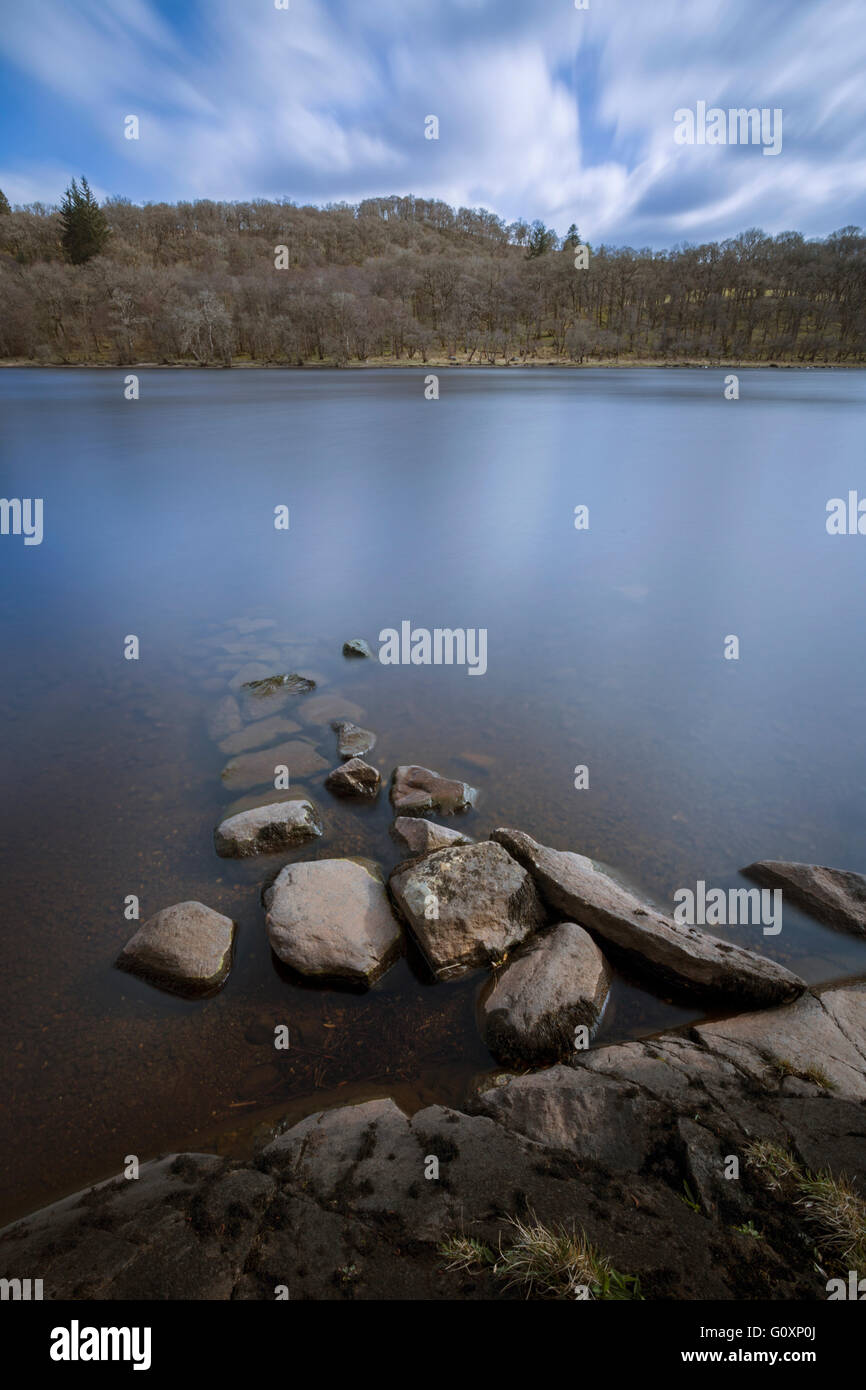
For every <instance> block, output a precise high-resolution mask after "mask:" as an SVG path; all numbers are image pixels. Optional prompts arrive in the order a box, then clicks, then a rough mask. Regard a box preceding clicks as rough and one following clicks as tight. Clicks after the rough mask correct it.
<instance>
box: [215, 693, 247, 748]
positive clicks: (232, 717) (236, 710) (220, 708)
mask: <svg viewBox="0 0 866 1390" xmlns="http://www.w3.org/2000/svg"><path fill="white" fill-rule="evenodd" d="M242 727H243V720H242V718H241V707H240V705H239V704H238V702H237V700H236V699H235V697H234V695H226V696H224V697H223V699H222V700H220V702H219V704H217V705H216V706H215V707H214V709H213V710H212V711H211V714H210V716H209V718H208V721H207V731H208V733H209V734H210V736H211V738H212V739H213V740H214V742H215V743H218V742H219V740H220V739H221V738H226V737H228V736H229V735H231V734H236V733H237V731H238V730H239V729H240V728H242Z"/></svg>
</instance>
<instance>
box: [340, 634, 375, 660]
mask: <svg viewBox="0 0 866 1390" xmlns="http://www.w3.org/2000/svg"><path fill="white" fill-rule="evenodd" d="M372 655H373V653H372V651H371V650H370V647H369V646H368V644H367V643H366V642H365V641H364V639H363V637H353V638H352V639H351V641H350V642H344V643H343V656H372Z"/></svg>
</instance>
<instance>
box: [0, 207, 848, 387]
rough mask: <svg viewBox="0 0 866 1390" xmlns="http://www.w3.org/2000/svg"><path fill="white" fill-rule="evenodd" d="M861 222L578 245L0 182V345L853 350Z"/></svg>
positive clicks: (539, 234) (112, 358) (143, 353)
mask: <svg viewBox="0 0 866 1390" xmlns="http://www.w3.org/2000/svg"><path fill="white" fill-rule="evenodd" d="M864 307H866V234H864V233H863V231H862V230H861V229H860V228H858V227H844V228H842V229H841V230H840V231H837V232H833V233H831V234H830V235H829V236H827V237H825V238H823V239H811V240H809V239H806V238H805V237H803V236H802V235H800V234H799V233H797V232H783V233H781V234H779V235H776V236H769V235H766V234H765V233H763V232H762V231H760V230H757V229H750V230H748V231H744V232H742V233H740V234H739V235H738V236H735V237H733V238H731V239H730V240H727V241H722V242H709V243H706V244H703V245H689V244H681V245H679V246H676V247H674V248H671V249H666V250H650V249H640V250H633V249H631V248H627V247H609V246H604V245H599V246H591V245H589V244H587V243H585V242H584V241H583V240H582V238H581V236H580V233H579V231H578V229H577V227H575V226H572V227H570V228H569V231H568V233H567V234H566V235H565V236H562V237H560V236H559V235H557V233H556V232H555V231H553V229H552V228H549V227H546V226H545V225H544V224H543V223H542V222H540V221H535V222H532V223H528V222H523V221H518V222H512V223H508V224H506V223H505V222H504V221H503V220H502V219H501V218H500V217H498V216H496V214H494V213H492V212H489V211H486V210H485V209H478V208H476V209H469V208H459V209H454V208H452V207H449V206H448V205H447V204H446V203H444V202H441V201H437V200H425V199H422V198H416V197H396V196H392V197H382V198H369V199H366V200H364V201H362V202H360V203H358V204H356V205H352V204H347V203H338V204H329V205H327V206H325V207H314V206H298V205H296V204H295V203H293V202H291V201H288V200H285V201H276V202H268V201H264V200H256V201H253V202H211V201H206V200H205V201H197V202H182V203H177V204H168V203H148V204H146V205H144V206H139V205H136V204H134V203H132V202H130V201H129V200H128V199H126V198H122V197H115V198H110V199H107V200H105V201H104V202H102V203H98V202H97V200H96V199H95V198H94V196H93V195H92V193H91V192H90V189H89V187H88V185H87V182H86V180H82V182H81V184H80V185H78V184H77V183H76V182H75V181H73V183H72V185H71V187H70V188H69V189H67V190H66V194H65V196H64V199H63V202H62V203H61V204H60V205H59V206H57V207H51V206H47V205H44V204H41V203H33V204H29V205H27V206H23V207H14V208H13V207H11V206H10V205H9V203H8V201H7V200H6V198H5V197H4V196H3V194H2V193H0V360H3V361H6V362H19V363H30V362H32V363H38V364H42V365H50V364H55V363H56V364H75V363H98V364H106V365H108V364H117V365H123V364H135V363H154V364H165V365H169V364H176V363H177V364H180V363H187V364H193V365H194V364H198V365H231V364H236V365H240V364H244V363H257V364H262V365H279V366H301V365H305V364H320V365H329V366H348V365H353V364H354V365H362V364H371V365H374V364H383V363H384V364H388V363H402V364H415V365H421V364H425V363H434V364H436V363H443V362H445V363H447V362H448V361H453V360H456V361H458V362H459V363H468V364H482V365H484V364H486V365H493V364H500V365H502V364H504V363H510V362H516V363H520V364H525V363H546V362H551V363H562V364H572V365H581V364H584V365H586V364H593V363H617V362H620V363H623V364H627V363H629V362H635V363H638V362H660V363H665V362H668V363H677V362H688V363H691V362H694V363H712V362H719V363H723V362H731V363H750V362H754V363H755V364H760V363H771V362H777V363H793V364H801V365H803V364H848V365H853V364H856V363H862V362H863V361H864V359H866V314H864Z"/></svg>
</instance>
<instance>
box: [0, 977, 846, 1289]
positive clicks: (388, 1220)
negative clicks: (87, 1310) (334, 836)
mask: <svg viewBox="0 0 866 1390" xmlns="http://www.w3.org/2000/svg"><path fill="white" fill-rule="evenodd" d="M485 1085H486V1089H484V1090H482V1091H480V1092H479V1093H478V1094H477V1095H476V1096H475V1097H474V1098H473V1100H472V1101H471V1102H470V1103H469V1104H468V1105H467V1107H466V1108H465V1109H464V1110H452V1109H448V1108H446V1107H443V1106H431V1107H429V1108H427V1109H425V1110H421V1111H418V1112H417V1113H416V1114H414V1115H412V1116H411V1117H409V1116H407V1115H406V1114H404V1113H403V1111H401V1110H400V1109H399V1108H398V1106H397V1105H396V1104H395V1103H394V1101H393V1100H391V1099H388V1098H384V1099H380V1100H372V1101H367V1102H365V1103H363V1104H358V1105H345V1106H340V1107H337V1108H335V1109H331V1110H327V1111H320V1112H318V1113H316V1114H313V1115H310V1116H308V1117H307V1118H306V1119H304V1120H302V1121H301V1122H300V1123H298V1124H294V1125H293V1126H292V1127H291V1128H289V1129H287V1130H286V1131H285V1132H284V1133H282V1134H277V1136H276V1137H275V1138H272V1139H271V1140H270V1141H269V1142H268V1143H266V1144H265V1146H264V1147H263V1148H262V1149H261V1150H260V1151H259V1153H258V1154H257V1156H256V1157H255V1158H254V1159H252V1160H250V1161H247V1162H241V1161H237V1160H227V1159H223V1158H219V1157H217V1156H215V1155H209V1154H180V1155H170V1156H169V1157H167V1158H163V1159H160V1160H156V1161H154V1162H152V1163H148V1164H145V1165H144V1166H143V1167H142V1169H141V1175H140V1177H139V1178H138V1180H135V1181H128V1180H126V1179H125V1178H122V1177H121V1178H116V1179H113V1180H111V1181H109V1182H106V1183H102V1184H100V1185H99V1186H97V1187H95V1188H91V1189H89V1190H88V1191H86V1192H83V1193H77V1194H75V1195H73V1196H71V1197H68V1198H66V1199H65V1200H64V1201H61V1202H58V1203H56V1204H54V1205H53V1206H50V1207H46V1208H45V1209H43V1210H42V1211H40V1212H37V1213H35V1214H34V1215H32V1216H30V1217H27V1218H25V1219H24V1220H22V1221H19V1222H16V1223H15V1224H14V1225H12V1226H9V1227H7V1228H6V1230H5V1231H3V1232H2V1233H0V1276H2V1277H6V1278H18V1279H26V1278H38V1279H42V1280H43V1285H44V1297H45V1298H47V1299H65V1298H72V1299H82V1300H88V1299H134V1298H143V1299H166V1298H168V1299H195V1300H199V1299H247V1300H249V1299H262V1300H264V1299H273V1298H275V1297H277V1296H279V1295H278V1293H277V1290H278V1289H284V1290H286V1291H287V1292H288V1296H289V1297H290V1298H292V1299H298V1298H313V1299H346V1298H361V1299H386V1300H387V1299H395V1300H399V1299H406V1298H413V1299H461V1300H462V1299H485V1298H491V1297H503V1296H505V1297H515V1298H519V1297H522V1296H523V1295H522V1292H521V1290H519V1289H510V1290H506V1289H505V1288H504V1287H503V1282H502V1280H501V1279H498V1278H497V1276H496V1274H495V1272H494V1271H493V1270H492V1269H489V1268H485V1267H483V1266H480V1267H479V1268H477V1269H463V1270H459V1269H454V1268H451V1269H448V1268H447V1267H446V1266H447V1265H448V1263H449V1261H448V1259H447V1257H446V1256H445V1255H443V1252H442V1246H443V1243H444V1242H446V1241H448V1240H449V1239H450V1238H452V1237H454V1236H459V1235H466V1236H471V1237H472V1238H473V1239H475V1240H477V1241H478V1242H481V1243H482V1244H483V1245H484V1246H486V1247H487V1248H489V1249H492V1250H496V1249H498V1247H499V1242H500V1240H503V1241H505V1242H506V1243H507V1240H508V1232H509V1230H510V1229H512V1228H511V1227H510V1225H509V1218H511V1217H514V1216H526V1214H527V1213H534V1215H535V1217H536V1218H537V1219H538V1220H539V1221H541V1222H543V1223H545V1224H546V1225H548V1226H550V1225H555V1224H557V1223H564V1224H566V1225H567V1226H569V1227H570V1226H571V1225H572V1224H575V1225H576V1226H578V1227H580V1228H583V1230H584V1231H585V1232H586V1235H587V1237H588V1238H589V1240H590V1241H591V1242H592V1243H593V1245H594V1246H595V1247H596V1248H597V1249H598V1250H599V1251H600V1252H602V1253H603V1254H604V1255H605V1256H607V1257H608V1258H609V1259H610V1261H611V1263H612V1265H613V1267H614V1268H615V1269H616V1270H618V1271H625V1272H627V1273H628V1274H629V1275H632V1276H637V1277H638V1278H639V1280H640V1287H641V1291H642V1294H643V1297H644V1298H646V1299H672V1298H673V1299H679V1300H691V1299H706V1298H722V1299H732V1300H733V1299H777V1300H805V1301H809V1300H824V1299H826V1297H827V1278H828V1277H830V1276H832V1275H835V1273H836V1272H837V1271H836V1269H835V1267H834V1265H833V1261H832V1259H831V1258H829V1257H828V1258H827V1259H826V1260H825V1261H824V1263H825V1265H826V1268H825V1269H824V1272H823V1274H822V1273H821V1272H820V1271H819V1269H818V1268H817V1267H816V1259H815V1254H814V1246H815V1238H814V1233H812V1234H810V1231H809V1226H808V1216H807V1215H806V1213H805V1212H804V1211H803V1210H801V1209H799V1208H798V1207H796V1205H795V1204H794V1203H793V1201H792V1200H791V1199H790V1195H789V1194H786V1192H785V1190H784V1188H779V1189H777V1190H771V1189H769V1188H768V1186H767V1185H766V1183H765V1182H763V1181H762V1180H761V1176H760V1173H759V1172H758V1171H757V1170H756V1169H755V1168H754V1167H753V1166H752V1164H751V1163H750V1161H749V1152H750V1147H751V1146H752V1145H754V1144H755V1143H756V1141H769V1142H771V1143H772V1144H774V1145H778V1146H780V1147H781V1148H784V1149H786V1150H787V1151H788V1152H789V1153H790V1154H791V1155H792V1156H793V1158H794V1159H795V1160H796V1161H797V1162H798V1163H799V1164H800V1165H802V1167H803V1168H804V1169H809V1170H812V1171H817V1170H819V1169H823V1170H827V1171H829V1172H830V1173H832V1174H833V1175H834V1176H836V1177H839V1176H841V1175H842V1174H844V1175H846V1176H847V1177H848V1178H850V1179H853V1180H854V1181H855V1183H858V1185H859V1190H860V1191H861V1192H862V1191H863V1185H864V1182H866V1142H864V1140H866V982H863V981H861V982H854V983H847V984H841V985H834V986H828V987H826V988H824V989H823V990H812V991H808V992H807V993H805V994H803V995H802V996H801V997H800V998H799V999H798V1000H796V1002H794V1003H792V1004H788V1005H785V1006H783V1007H780V1008H776V1009H770V1010H765V1011H762V1012H758V1013H754V1012H752V1013H748V1014H741V1015H738V1016H736V1017H734V1018H730V1019H727V1020H726V1021H721V1022H707V1023H702V1024H700V1025H698V1026H696V1027H689V1028H686V1029H681V1030H675V1031H671V1032H668V1033H664V1034H661V1035H658V1036H657V1037H655V1038H652V1039H646V1040H643V1041H640V1042H628V1043H619V1044H616V1045H613V1046H610V1047H599V1048H596V1049H591V1050H589V1051H588V1052H586V1053H583V1054H581V1055H580V1056H579V1057H576V1059H575V1064H574V1065H573V1066H562V1065H560V1066H555V1067H551V1068H549V1069H547V1070H545V1071H540V1072H535V1073H527V1074H524V1075H522V1076H510V1075H506V1074H504V1075H502V1076H500V1077H499V1078H497V1080H496V1082H495V1083H494V1084H492V1085H491V1084H490V1083H485ZM732 1157H733V1158H736V1159H737V1161H738V1167H739V1175H738V1176H737V1177H735V1178H732V1177H730V1176H726V1174H729V1173H730V1168H731V1158H732ZM434 1159H435V1160H436V1163H435V1164H434V1163H433V1162H432V1161H431V1160H434ZM437 1167H438V1176H429V1175H430V1174H431V1173H434V1172H435V1171H436V1169H437ZM837 1263H838V1261H837ZM842 1263H844V1260H843V1261H842ZM846 1267H847V1266H846ZM840 1268H841V1266H840ZM843 1273H844V1271H843ZM282 1296H285V1294H283V1295H282Z"/></svg>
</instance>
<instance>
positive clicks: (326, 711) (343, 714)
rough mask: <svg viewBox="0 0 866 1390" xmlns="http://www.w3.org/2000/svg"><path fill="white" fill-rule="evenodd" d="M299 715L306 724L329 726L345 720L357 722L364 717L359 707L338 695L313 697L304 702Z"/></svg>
mask: <svg viewBox="0 0 866 1390" xmlns="http://www.w3.org/2000/svg"><path fill="white" fill-rule="evenodd" d="M299 713H300V715H301V718H302V719H304V720H306V722H307V723H308V724H331V723H333V722H334V721H335V720H345V719H350V720H352V721H353V722H357V720H359V719H363V717H364V711H363V710H362V709H361V707H360V705H353V704H352V702H351V700H344V699H343V698H342V697H341V696H340V695H314V696H313V698H312V699H311V700H304V702H303V704H302V705H301V706H300V709H299Z"/></svg>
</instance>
